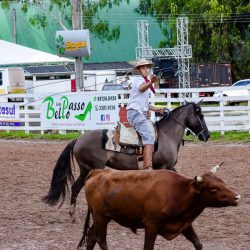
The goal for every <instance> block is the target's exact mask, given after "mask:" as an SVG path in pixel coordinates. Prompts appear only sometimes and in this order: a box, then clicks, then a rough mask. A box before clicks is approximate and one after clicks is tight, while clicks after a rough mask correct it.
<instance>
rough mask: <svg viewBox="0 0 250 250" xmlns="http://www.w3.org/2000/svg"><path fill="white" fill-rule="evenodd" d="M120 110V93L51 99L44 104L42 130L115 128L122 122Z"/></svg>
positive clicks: (44, 100)
mask: <svg viewBox="0 0 250 250" xmlns="http://www.w3.org/2000/svg"><path fill="white" fill-rule="evenodd" d="M118 109H119V108H118V94H102V93H100V94H99V93H98V94H96V93H93V94H91V93H82V94H79V95H64V96H48V97H46V98H44V99H43V101H42V117H41V118H42V127H43V129H62V130H74V129H77V130H79V129H80V130H92V129H103V128H114V127H115V126H116V125H117V121H118V120H119V110H118Z"/></svg>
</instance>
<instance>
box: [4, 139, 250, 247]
mask: <svg viewBox="0 0 250 250" xmlns="http://www.w3.org/2000/svg"><path fill="white" fill-rule="evenodd" d="M66 144H67V142H65V141H64V142H43V141H16V140H0V148H1V153H0V188H1V194H0V249H1V250H12V249H18V250H35V249H39V250H50V249H51V250H52V249H53V250H57V249H60V250H64V249H65V250H71V249H76V246H77V244H78V242H79V240H80V238H81V235H82V228H83V221H84V218H85V214H86V203H85V198H84V192H83V191H82V192H81V193H80V195H79V199H78V215H79V216H80V218H81V222H80V223H79V224H72V223H71V221H70V219H69V215H68V210H69V199H67V201H66V202H65V203H64V205H63V206H62V207H61V209H58V207H49V206H47V205H45V204H44V203H42V201H41V197H42V196H44V195H45V194H47V192H48V189H49V185H50V180H51V177H52V171H53V168H54V165H55V162H56V160H57V158H58V156H59V154H60V153H61V152H62V150H63V149H64V147H65V146H66ZM249 156H250V145H249V144H248V145H235V144H227V145H218V144H217V145H216V144H212V143H200V144H196V145H194V144H186V145H185V146H184V147H182V148H181V150H180V152H179V161H178V163H177V170H178V171H179V172H180V173H183V174H185V175H189V176H192V177H194V176H195V175H199V174H202V173H204V172H205V171H207V170H209V169H210V168H211V167H212V166H213V165H215V164H217V163H219V162H220V161H222V160H224V165H223V166H222V167H221V168H220V170H219V171H218V176H219V177H221V178H222V179H223V180H224V181H225V182H226V183H227V184H228V186H230V187H232V188H233V189H234V190H235V191H236V192H237V193H239V194H241V196H242V200H241V202H240V204H239V206H237V207H227V208H218V209H206V210H205V211H204V212H203V213H202V215H201V216H200V217H198V218H197V219H196V220H195V222H194V223H193V225H194V227H195V229H196V231H197V233H198V235H199V237H200V239H201V241H202V243H203V246H204V250H217V249H223V250H229V249H233V250H237V249H238V250H240V249H241V250H243V249H244V250H247V249H250V189H249V184H250V174H249V167H250V159H249ZM143 238H144V233H143V231H142V230H139V232H138V234H137V235H135V234H133V233H132V232H131V231H130V230H129V229H126V228H123V227H121V226H119V225H118V224H115V223H110V224H109V228H108V245H109V249H111V250H123V249H133V250H137V249H138V250H139V249H142V248H143ZM96 249H99V248H98V247H96ZM155 249H158V250H160V249H178V250H179V249H180V250H182V249H183V250H184V249H185V250H186V249H194V248H193V246H192V244H191V243H190V242H189V241H187V240H186V239H185V238H184V237H182V236H179V237H177V238H176V239H174V240H172V241H167V240H165V239H163V238H161V237H160V236H158V237H157V241H156V245H155Z"/></svg>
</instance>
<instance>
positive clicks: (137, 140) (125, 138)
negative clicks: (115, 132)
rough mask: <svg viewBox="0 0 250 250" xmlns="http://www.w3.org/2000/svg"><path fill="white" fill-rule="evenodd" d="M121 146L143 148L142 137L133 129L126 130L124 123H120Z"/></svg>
mask: <svg viewBox="0 0 250 250" xmlns="http://www.w3.org/2000/svg"><path fill="white" fill-rule="evenodd" d="M119 144H120V145H130V146H137V147H141V146H143V144H142V139H141V136H139V134H138V133H137V132H136V131H135V129H134V128H133V127H129V128H126V127H125V126H124V125H123V124H122V123H119Z"/></svg>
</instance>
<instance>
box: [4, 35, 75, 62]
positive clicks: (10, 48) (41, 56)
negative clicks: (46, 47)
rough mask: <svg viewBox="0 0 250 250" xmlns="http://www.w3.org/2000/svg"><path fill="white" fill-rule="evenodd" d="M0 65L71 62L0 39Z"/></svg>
mask: <svg viewBox="0 0 250 250" xmlns="http://www.w3.org/2000/svg"><path fill="white" fill-rule="evenodd" d="M0 55H1V56H0V66H8V65H20V64H23V65H33V64H48V63H63V62H72V60H71V59H67V58H63V57H59V56H56V55H53V54H49V53H46V52H43V51H40V50H36V49H31V48H28V47H25V46H22V45H18V44H15V43H10V42H7V41H4V40H0Z"/></svg>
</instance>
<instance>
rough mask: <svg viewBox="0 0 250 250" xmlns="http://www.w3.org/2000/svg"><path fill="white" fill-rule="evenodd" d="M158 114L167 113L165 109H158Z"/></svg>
mask: <svg viewBox="0 0 250 250" xmlns="http://www.w3.org/2000/svg"><path fill="white" fill-rule="evenodd" d="M156 112H159V113H161V114H163V113H164V112H165V108H157V111H156Z"/></svg>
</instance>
